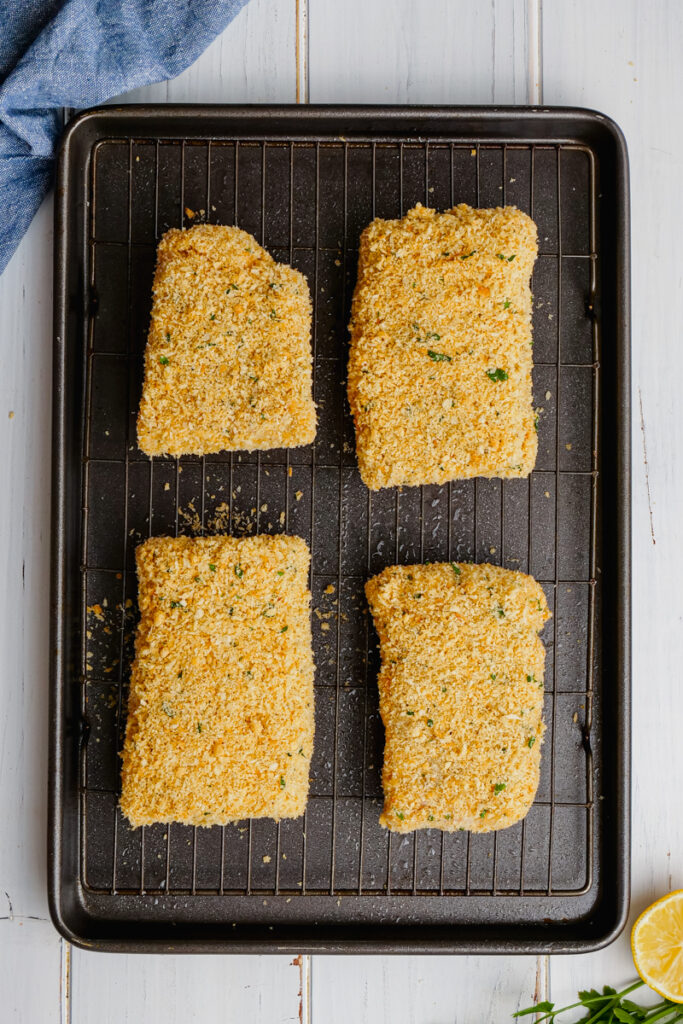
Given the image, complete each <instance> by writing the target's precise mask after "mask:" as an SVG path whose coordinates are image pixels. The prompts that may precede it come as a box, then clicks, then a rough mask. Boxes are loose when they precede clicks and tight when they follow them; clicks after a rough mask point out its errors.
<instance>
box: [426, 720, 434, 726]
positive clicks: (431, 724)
mask: <svg viewBox="0 0 683 1024" xmlns="http://www.w3.org/2000/svg"><path fill="white" fill-rule="evenodd" d="M427 725H428V726H429V728H430V729H431V727H432V726H433V725H434V719H433V718H428V719H427Z"/></svg>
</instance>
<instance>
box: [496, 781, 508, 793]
mask: <svg viewBox="0 0 683 1024" xmlns="http://www.w3.org/2000/svg"><path fill="white" fill-rule="evenodd" d="M506 786H507V782H497V783H496V784H495V786H494V787H493V792H494V793H495V794H496V795H498V793H502V792H503V790H504V789H505V787H506Z"/></svg>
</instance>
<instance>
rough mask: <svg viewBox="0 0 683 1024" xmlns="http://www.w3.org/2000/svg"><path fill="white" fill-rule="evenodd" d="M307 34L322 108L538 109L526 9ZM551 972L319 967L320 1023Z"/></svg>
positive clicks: (385, 1012)
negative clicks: (533, 105) (531, 101)
mask: <svg viewBox="0 0 683 1024" xmlns="http://www.w3.org/2000/svg"><path fill="white" fill-rule="evenodd" d="M308 32H309V48H310V52H309V85H310V99H311V102H313V103H345V102H346V103H383V104H384V103H387V104H390V103H416V104H420V103H492V102H495V103H520V102H521V103H524V102H527V100H528V89H529V80H530V76H529V60H528V42H529V36H530V27H529V24H528V21H527V9H526V4H525V3H524V2H521V0H515V2H513V3H510V2H509V0H505V2H494V3H492V4H485V5H484V4H472V3H470V2H469V0H423V2H421V3H419V4H418V3H414V2H412V0H396V2H393V3H391V4H386V3H382V2H378V0H350V2H346V3H344V4H339V3H336V2H335V0H309V23H308ZM532 41H533V42H534V43H535V42H537V40H535V39H533V36H532ZM545 967H546V965H545V960H544V959H543V958H541V959H539V960H537V959H536V958H534V957H493V958H488V957H477V958H475V957H411V958H406V957H396V958H389V957H378V958H376V957H369V958H362V957H350V958H345V957H344V958H342V957H325V958H323V957H314V958H313V961H312V967H311V1009H312V1017H313V1020H314V1021H315V1022H316V1024H318V1022H320V1024H336V1022H337V1021H339V1022H340V1024H341V1022H342V1021H344V1022H346V1021H353V1022H354V1024H356V1022H357V1024H365V1022H368V1024H369V1022H373V1024H374V1022H375V1021H378V1022H379V1021H387V1022H388V1021H392V1022H394V1021H401V1022H403V1021H410V1022H411V1024H413V1022H414V1024H421V1022H424V1024H441V1022H445V1021H449V1022H452V1021H458V1022H459V1021H462V1022H463V1024H465V1022H467V1024H469V1021H471V1020H474V1019H479V1020H504V1019H506V1016H507V1015H508V1014H509V1013H511V1012H512V1011H513V1010H515V1009H517V1008H518V1007H519V1006H520V1005H529V1004H530V1003H531V1002H533V1001H534V996H535V995H536V996H537V997H538V998H539V999H541V998H544V997H545V979H546V973H547V972H546V969H545ZM340 992H343V994H344V995H343V998H341V999H340V998H339V993H340Z"/></svg>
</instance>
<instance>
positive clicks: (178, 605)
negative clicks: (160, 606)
mask: <svg viewBox="0 0 683 1024" xmlns="http://www.w3.org/2000/svg"><path fill="white" fill-rule="evenodd" d="M184 607H185V606H184V604H183V602H182V601H171V608H184Z"/></svg>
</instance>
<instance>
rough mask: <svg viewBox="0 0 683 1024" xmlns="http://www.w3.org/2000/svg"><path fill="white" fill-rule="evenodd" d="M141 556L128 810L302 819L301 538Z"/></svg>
mask: <svg viewBox="0 0 683 1024" xmlns="http://www.w3.org/2000/svg"><path fill="white" fill-rule="evenodd" d="M136 559H137V569H138V581H139V604H140V615H141V618H140V625H139V627H138V633H137V638H136V644H135V663H134V665H133V670H132V676H131V689H130V700H129V705H128V721H127V727H126V739H125V744H124V748H123V753H122V758H123V772H122V783H123V785H122V793H121V810H122V811H123V813H124V814H125V816H126V817H127V818H128V820H129V821H130V822H131V824H132V825H134V826H137V825H148V824H152V823H154V822H170V821H178V822H183V823H185V824H188V825H215V824H221V825H224V824H226V823H227V822H230V821H236V820H240V819H242V818H248V817H252V818H260V817H269V818H275V819H276V820H279V819H280V818H296V817H299V816H300V815H302V814H303V813H304V810H305V807H306V801H307V798H308V775H309V767H310V761H311V755H312V751H313V722H314V715H313V656H312V648H311V624H310V614H309V605H310V594H309V591H308V584H307V579H308V567H309V562H310V555H309V551H308V547H307V545H306V543H305V542H304V541H303V540H301V539H300V538H298V537H287V536H282V535H280V536H272V537H271V536H258V537H246V538H234V537H198V538H189V537H178V538H169V537H160V538H152V539H151V540H148V541H145V543H144V544H141V545H140V546H139V547H138V549H137V552H136Z"/></svg>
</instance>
